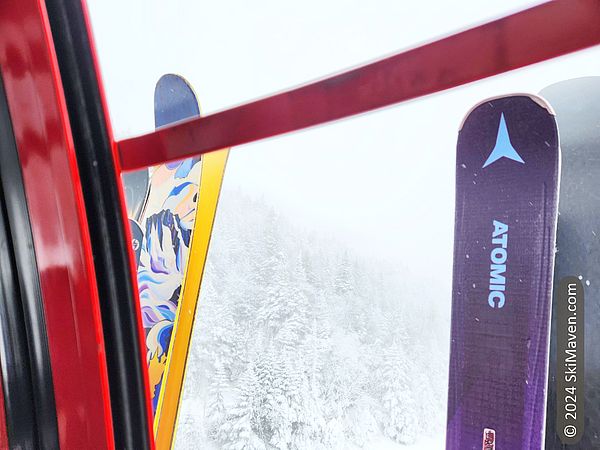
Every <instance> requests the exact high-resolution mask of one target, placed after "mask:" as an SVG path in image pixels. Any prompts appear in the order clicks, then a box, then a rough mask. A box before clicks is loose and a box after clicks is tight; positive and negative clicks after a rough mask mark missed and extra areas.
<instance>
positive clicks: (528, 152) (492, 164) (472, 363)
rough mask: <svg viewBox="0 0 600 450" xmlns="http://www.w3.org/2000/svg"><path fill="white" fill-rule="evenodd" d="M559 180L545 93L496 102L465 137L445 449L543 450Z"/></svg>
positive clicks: (459, 165) (459, 162) (485, 105)
mask: <svg viewBox="0 0 600 450" xmlns="http://www.w3.org/2000/svg"><path fill="white" fill-rule="evenodd" d="M558 180H559V148H558V132H557V128H556V122H555V118H554V114H553V112H552V110H551V108H550V107H549V106H548V105H547V104H546V103H545V102H544V101H543V100H542V99H540V98H538V97H535V96H529V95H513V96H507V97H500V98H494V99H490V100H487V101H485V102H482V103H480V104H478V105H477V106H476V107H475V108H474V109H473V110H471V112H470V113H469V114H468V115H467V117H466V119H465V120H464V122H463V124H462V127H461V130H460V132H459V136H458V146H457V157H456V225H455V227H456V228H455V242H454V273H453V289H452V342H451V355H450V378H449V391H448V428H447V435H446V448H447V449H450V450H469V449H476V450H480V449H483V450H518V449H536V450H539V449H541V448H542V447H543V443H544V429H545V413H546V392H547V389H546V386H547V384H546V383H547V370H548V349H549V327H550V310H551V290H552V274H553V263H554V246H555V237H556V220H557V202H558Z"/></svg>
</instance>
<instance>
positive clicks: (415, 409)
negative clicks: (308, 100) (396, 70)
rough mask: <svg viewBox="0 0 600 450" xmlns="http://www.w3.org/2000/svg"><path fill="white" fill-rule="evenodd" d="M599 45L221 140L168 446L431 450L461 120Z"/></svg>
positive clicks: (539, 82)
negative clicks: (219, 169)
mask: <svg viewBox="0 0 600 450" xmlns="http://www.w3.org/2000/svg"><path fill="white" fill-rule="evenodd" d="M599 56H600V49H599V48H595V49H591V50H587V51H584V52H579V53H577V54H574V55H570V56H567V57H562V58H559V59H556V60H553V61H549V62H545V63H541V64H537V65H535V66H531V67H529V68H526V69H522V70H519V71H515V72H512V73H510V74H507V75H503V76H498V77H494V78H491V79H487V80H483V81H480V82H477V83H474V84H471V85H468V86H465V87H462V88H458V89H453V90H451V91H448V92H445V93H442V94H438V95H434V96H430V97H427V98H424V99H420V100H417V101H413V102H409V103H406V104H403V105H399V106H396V107H392V108H388V109H386V110H383V111H379V112H375V113H371V114H367V115H363V116H360V117H356V118H352V119H348V120H344V121H341V122H338V123H335V124H331V125H325V126H321V127H317V128H314V129H310V130H307V131H304V132H298V133H294V134H291V135H288V136H283V137H278V138H274V139H270V140H266V141H261V142H257V143H253V144H249V145H246V146H242V147H239V148H235V149H233V150H232V151H231V155H230V159H229V162H228V167H227V170H226V174H225V180H224V185H223V191H222V196H221V200H220V205H219V210H218V213H217V219H216V222H215V229H214V233H213V239H212V243H211V248H210V251H209V255H208V261H207V266H206V272H205V277H204V281H203V285H202V290H201V293H200V299H199V306H198V311H197V315H196V324H195V331H194V335H193V338H192V343H191V350H190V360H189V364H188V369H187V377H186V381H185V385H184V392H183V404H182V408H181V411H180V414H179V423H178V429H177V434H176V446H175V448H176V449H179V450H184V449H192V448H198V446H202V448H231V449H233V448H249V449H265V448H298V449H307V448H323V449H330V448H331V449H333V448H377V449H388V448H389V449H439V448H444V440H445V428H446V406H447V400H446V398H447V392H448V386H447V384H448V363H449V361H448V358H449V339H450V334H449V333H450V305H451V279H452V250H453V230H454V172H455V147H456V138H457V133H458V128H459V125H460V123H461V120H462V118H463V117H464V116H465V114H466V113H467V112H468V110H469V109H470V108H471V107H472V106H473V105H475V104H476V103H478V102H479V101H481V100H483V99H485V98H488V97H492V96H497V95H502V94H508V93H514V92H530V93H538V92H539V91H540V90H542V89H543V88H545V87H546V86H549V85H551V84H553V83H555V82H558V81H561V80H564V79H569V78H573V77H581V76H589V75H597V74H599V73H600V58H599ZM572 100H573V101H576V100H577V99H572Z"/></svg>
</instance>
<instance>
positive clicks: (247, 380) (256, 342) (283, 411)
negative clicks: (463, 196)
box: [175, 190, 450, 450]
mask: <svg viewBox="0 0 600 450" xmlns="http://www.w3.org/2000/svg"><path fill="white" fill-rule="evenodd" d="M408 281H410V285H407V284H406V283H408ZM428 283H430V280H428V276H427V274H423V278H422V279H414V276H411V279H410V280H406V279H403V277H402V269H398V268H395V267H389V266H384V265H382V264H381V263H380V262H379V261H377V260H374V259H372V258H367V257H364V256H361V255H357V254H354V253H352V252H350V251H348V249H347V248H344V245H343V244H342V243H340V242H337V241H336V239H335V237H332V236H321V235H319V234H318V233H316V232H314V231H308V230H305V229H302V228H301V227H298V226H296V225H295V224H294V223H293V222H292V221H290V220H287V219H286V218H284V217H279V216H278V215H277V214H276V213H275V211H274V210H273V209H272V208H270V207H269V205H267V204H266V203H265V202H264V201H263V200H256V199H251V198H248V197H246V196H244V195H243V194H242V193H241V192H240V191H239V190H225V191H224V192H223V194H222V198H221V202H220V206H219V213H218V216H217V220H216V223H215V231H214V235H213V240H212V243H211V248H210V252H209V258H208V262H207V266H206V272H205V277H204V281H203V287H202V292H201V294H200V300H199V306H198V311H197V316H196V323H195V328H194V335H193V338H192V343H191V348H190V360H189V363H188V368H187V372H186V381H185V386H184V393H183V404H182V408H181V411H180V415H179V424H178V430H177V435H176V445H175V448H176V449H178V450H187V449H197V448H206V449H211V448H215V449H231V450H234V449H240V450H241V449H248V450H252V449H342V448H344V449H346V448H348V449H354V448H386V449H387V448H398V449H420V448H425V447H427V448H443V440H444V435H445V416H446V396H447V372H448V329H449V324H448V318H445V317H442V316H443V314H439V311H436V310H435V305H436V302H435V301H427V299H424V298H422V297H420V296H419V295H418V293H419V292H421V291H425V292H436V291H435V290H431V289H429V290H427V289H424V288H422V287H421V286H424V285H426V284H428ZM427 295H433V294H427ZM438 295H440V294H438ZM441 295H443V293H442V294H441ZM438 301H440V300H439V299H438ZM441 301H445V299H441ZM447 301H450V299H449V298H448V300H447ZM432 436H433V438H432ZM432 439H433V442H435V444H432ZM422 445H424V446H422Z"/></svg>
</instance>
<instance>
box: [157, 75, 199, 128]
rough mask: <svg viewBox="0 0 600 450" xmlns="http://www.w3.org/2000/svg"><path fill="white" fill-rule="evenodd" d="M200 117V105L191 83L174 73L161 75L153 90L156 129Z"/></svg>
mask: <svg viewBox="0 0 600 450" xmlns="http://www.w3.org/2000/svg"><path fill="white" fill-rule="evenodd" d="M198 116H200V104H199V102H198V97H197V96H196V92H195V91H194V88H193V87H192V85H191V83H190V82H189V81H188V80H187V79H185V78H184V77H182V76H181V75H177V74H174V73H167V74H164V75H162V76H161V77H160V78H159V79H158V81H157V82H156V86H155V88H154V122H155V126H156V128H160V127H163V126H166V125H170V124H172V123H174V122H178V121H180V120H186V119H190V118H192V117H198Z"/></svg>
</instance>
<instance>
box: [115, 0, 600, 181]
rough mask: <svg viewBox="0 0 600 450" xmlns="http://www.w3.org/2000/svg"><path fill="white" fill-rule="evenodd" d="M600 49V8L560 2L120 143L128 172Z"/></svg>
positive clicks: (594, 1) (593, 2)
mask: <svg viewBox="0 0 600 450" xmlns="http://www.w3.org/2000/svg"><path fill="white" fill-rule="evenodd" d="M599 43H600V1H598V0H557V1H552V2H549V3H544V4H542V5H539V6H536V7H534V8H531V9H528V10H525V11H522V12H519V13H516V14H513V15H511V16H507V17H505V18H502V19H499V20H496V21H494V22H490V23H488V24H485V25H481V26H478V27H475V28H472V29H469V30H467V31H464V32H461V33H458V34H455V35H453V36H450V37H447V38H444V39H441V40H438V41H435V42H432V43H430V44H427V45H423V46H421V47H418V48H415V49H412V50H408V51H405V52H402V53H399V54H397V55H394V56H391V57H389V58H385V59H383V60H380V61H377V62H374V63H372V64H368V65H366V66H363V67H360V68H357V69H354V70H350V71H348V72H345V73H342V74H339V75H336V76H332V77H330V78H327V79H324V80H321V81H318V82H315V83H311V84H308V85H306V86H302V87H299V88H297V89H293V90H291V91H288V92H284V93H281V94H277V95H273V96H271V97H267V98H264V99H261V100H257V101H254V102H251V103H248V104H245V105H242V106H238V107H236V108H232V109H228V110H226V111H222V112H219V113H215V114H212V115H209V116H205V117H202V118H198V119H193V120H189V121H186V122H182V123H180V124H177V125H173V126H169V127H165V128H163V129H160V130H157V131H155V132H152V133H149V134H146V135H143V136H139V137H134V138H131V139H125V140H123V141H121V142H119V144H118V145H119V152H120V154H121V165H122V168H123V170H134V169H138V168H141V167H145V166H149V165H154V164H159V163H164V162H167V161H170V160H176V159H181V158H187V157H190V156H193V155H197V154H202V153H206V152H209V151H213V150H218V149H221V148H226V147H232V146H236V145H240V144H244V143H248V142H252V141H256V140H259V139H264V138H268V137H271V136H275V135H279V134H283V133H287V132H290V131H295V130H299V129H302V128H306V127H310V126H314V125H318V124H321V123H325V122H329V121H332V120H337V119H341V118H344V117H348V116H351V115H355V114H360V113H364V112H367V111H371V110H374V109H377V108H382V107H384V106H389V105H393V104H396V103H399V102H403V101H406V100H410V99H414V98H416V97H420V96H424V95H427V94H432V93H434V92H439V91H443V90H445V89H449V88H452V87H456V86H460V85H462V84H465V83H469V82H472V81H475V80H479V79H482V78H486V77H490V76H492V75H497V74H499V73H503V72H507V71H509V70H513V69H517V68H519V67H523V66H526V65H529V64H533V63H536V62H540V61H544V60H546V59H550V58H554V57H557V56H560V55H563V54H566V53H570V52H574V51H577V50H581V49H583V48H586V47H590V46H593V45H596V44H599Z"/></svg>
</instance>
